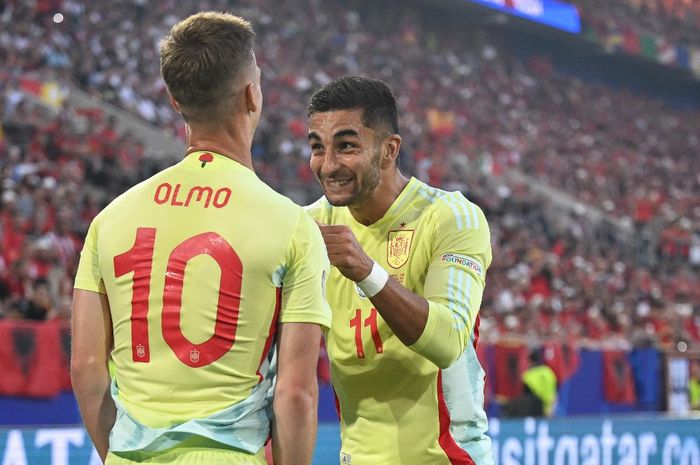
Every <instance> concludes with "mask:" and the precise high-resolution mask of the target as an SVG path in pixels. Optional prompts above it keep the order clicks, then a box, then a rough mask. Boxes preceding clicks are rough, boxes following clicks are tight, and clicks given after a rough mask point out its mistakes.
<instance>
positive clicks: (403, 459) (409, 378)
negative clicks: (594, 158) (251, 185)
mask: <svg viewBox="0 0 700 465" xmlns="http://www.w3.org/2000/svg"><path fill="white" fill-rule="evenodd" d="M307 212H309V214H310V215H311V216H312V217H313V218H314V219H315V220H317V221H319V222H321V223H324V224H343V225H347V226H349V227H350V229H352V231H353V233H354V234H355V236H356V237H357V239H358V241H359V242H360V244H361V245H362V247H363V248H364V250H365V252H366V253H367V254H368V255H369V256H370V257H371V258H372V259H374V260H375V261H376V262H377V263H379V264H380V265H381V266H382V267H384V268H385V269H386V270H388V271H389V273H390V274H391V276H392V277H393V279H396V280H397V281H399V282H400V283H401V284H403V285H404V286H405V287H406V288H408V289H409V290H411V291H412V292H414V293H416V294H418V295H421V296H423V297H424V298H425V299H427V300H428V302H429V306H430V307H429V310H430V313H429V317H428V322H427V324H426V327H425V330H424V331H423V334H422V335H421V337H420V339H419V340H418V341H417V342H416V343H415V344H413V345H412V346H410V347H406V346H405V345H404V344H403V343H402V342H401V341H400V340H399V339H398V338H397V337H396V336H395V335H394V333H393V332H392V331H391V328H389V326H388V325H387V324H386V323H385V322H384V320H383V319H382V317H381V315H380V314H379V313H378V312H377V310H376V309H375V308H373V306H372V302H370V300H369V299H367V298H366V297H365V295H364V294H363V293H362V291H361V290H360V289H359V288H358V287H357V286H356V284H355V283H354V282H352V281H350V280H348V279H346V278H345V277H343V276H342V275H341V274H340V273H339V272H338V270H337V269H335V268H331V273H330V275H329V278H328V283H327V286H328V287H327V294H328V302H329V304H330V306H331V310H332V313H333V322H332V325H331V331H330V333H329V335H328V340H327V346H328V356H329V358H330V362H331V379H332V382H333V388H334V390H335V393H336V396H337V399H338V403H339V410H340V421H341V439H342V447H341V451H340V463H341V464H350V465H352V464H355V465H368V464H372V465H401V464H404V465H448V464H465V465H466V464H473V463H475V464H477V465H490V464H492V463H493V459H492V457H491V442H490V440H489V438H488V437H487V436H486V434H485V433H486V429H487V426H488V425H487V419H486V414H485V412H484V409H483V400H484V398H483V388H484V372H483V370H482V368H481V366H480V364H479V361H478V360H477V358H476V343H477V339H478V318H477V314H478V311H479V306H480V304H481V298H482V294H483V291H484V285H485V284H484V283H485V281H484V279H485V276H486V269H487V268H488V266H489V264H490V263H491V245H490V235H489V229H488V224H487V222H486V218H485V217H484V215H483V213H482V211H481V210H480V209H479V208H478V207H477V206H476V205H474V204H473V203H472V202H470V201H468V200H467V199H465V198H464V197H463V196H462V194H460V193H459V192H445V191H442V190H440V189H435V188H432V187H430V186H428V185H427V184H424V183H423V182H421V181H419V180H417V179H415V178H412V179H411V180H410V182H409V183H408V185H407V186H406V187H405V188H404V190H403V191H402V192H401V194H400V195H399V197H398V198H397V199H396V200H395V202H394V203H393V205H392V206H391V207H390V208H389V210H388V211H387V213H386V214H385V215H384V217H383V218H381V219H380V220H379V221H377V222H376V223H374V224H372V225H369V226H364V225H362V224H360V223H358V222H357V221H355V219H354V218H353V216H352V215H351V213H350V211H349V210H348V208H347V207H333V206H331V205H330V204H329V203H328V201H327V200H326V199H325V198H321V199H319V200H318V201H317V202H316V203H314V204H313V205H310V206H309V207H307Z"/></svg>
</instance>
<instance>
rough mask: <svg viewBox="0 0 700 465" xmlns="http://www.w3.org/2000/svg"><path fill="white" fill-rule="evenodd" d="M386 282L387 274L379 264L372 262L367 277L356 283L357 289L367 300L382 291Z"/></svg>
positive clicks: (387, 279)
mask: <svg viewBox="0 0 700 465" xmlns="http://www.w3.org/2000/svg"><path fill="white" fill-rule="evenodd" d="M387 281H389V273H388V272H387V271H386V270H385V269H384V268H382V267H381V266H380V265H379V263H377V262H374V265H372V271H370V272H369V276H367V277H366V278H365V279H363V280H362V281H360V282H359V283H357V287H359V288H360V289H361V290H362V292H363V293H364V294H365V295H366V296H367V297H368V298H369V297H374V296H375V295H377V293H378V292H379V291H381V290H382V289H384V286H386V282H387Z"/></svg>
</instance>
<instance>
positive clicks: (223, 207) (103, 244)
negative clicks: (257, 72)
mask: <svg viewBox="0 0 700 465" xmlns="http://www.w3.org/2000/svg"><path fill="white" fill-rule="evenodd" d="M328 267H329V265H328V258H327V256H326V251H325V246H324V245H323V239H322V237H321V235H320V232H319V231H318V228H317V226H316V225H315V224H314V222H313V221H312V220H311V219H310V218H309V217H308V215H306V214H305V213H304V210H303V209H302V208H301V207H299V206H297V205H294V204H293V203H292V202H291V201H290V200H289V199H287V198H285V197H283V196H281V195H279V194H277V193H276V192H274V191H273V190H272V189H271V188H270V187H268V186H267V185H265V184H264V183H263V182H262V181H260V180H259V179H258V178H257V176H256V175H255V173H254V172H253V171H251V170H250V169H248V168H246V167H244V166H242V165H240V164H239V163H237V162H235V161H233V160H231V159H229V158H227V157H225V156H222V155H219V154H215V153H212V152H194V153H190V154H188V155H187V156H186V157H185V159H183V160H182V161H181V162H180V163H178V164H176V165H174V166H172V167H170V168H168V169H166V170H164V171H162V172H160V173H158V174H156V175H155V176H153V177H152V178H150V179H148V180H146V181H144V182H142V183H140V184H138V185H136V186H134V187H133V188H131V189H129V190H128V191H127V192H126V193H124V194H122V195H121V196H120V197H118V198H117V199H115V200H114V201H113V202H112V203H111V204H110V205H108V206H107V207H106V208H105V209H104V210H103V211H102V212H101V213H100V214H99V215H98V216H97V217H96V218H95V220H94V221H93V222H92V224H91V226H90V229H89V232H88V235H87V238H86V242H85V246H84V249H83V251H82V254H81V259H80V265H79V269H78V273H77V276H76V280H75V287H76V288H78V289H86V290H90V291H95V292H102V293H105V294H107V297H108V299H109V304H110V311H111V317H112V324H113V332H114V349H113V351H112V354H111V355H112V361H113V362H114V367H115V373H114V382H113V387H112V392H113V397H114V398H115V401H116V403H117V406H118V416H117V423H116V424H115V427H114V429H113V431H112V434H111V436H110V450H112V451H140V450H145V451H149V452H153V451H158V450H164V449H167V448H169V447H173V446H176V445H177V444H178V441H179V440H182V439H184V438H187V437H188V436H203V437H205V438H209V439H213V440H215V441H217V442H219V443H221V444H225V445H228V446H231V447H233V448H236V449H240V450H245V451H248V452H251V453H257V451H258V450H259V449H260V448H261V447H262V446H263V445H264V443H265V441H266V440H267V438H268V436H269V418H268V415H269V412H268V411H267V410H268V409H269V407H270V396H271V387H272V385H273V379H274V375H275V360H276V359H275V357H274V353H275V350H276V348H275V347H276V346H275V337H274V335H275V328H276V326H277V324H278V323H291V322H303V323H317V324H320V325H323V326H328V325H329V324H330V310H329V309H328V306H327V304H326V302H325V298H324V295H323V287H324V283H323V281H324V279H325V276H326V274H327V272H328V271H327V270H328ZM96 311H97V310H96Z"/></svg>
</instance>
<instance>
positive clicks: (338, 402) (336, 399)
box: [333, 389, 341, 418]
mask: <svg viewBox="0 0 700 465" xmlns="http://www.w3.org/2000/svg"><path fill="white" fill-rule="evenodd" d="M333 398H334V399H335V413H337V414H338V418H341V416H340V400H338V394H336V393H335V389H333Z"/></svg>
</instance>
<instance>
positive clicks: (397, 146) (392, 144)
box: [382, 134, 401, 165]
mask: <svg viewBox="0 0 700 465" xmlns="http://www.w3.org/2000/svg"><path fill="white" fill-rule="evenodd" d="M383 144H384V150H383V152H384V153H383V155H382V159H383V160H382V161H385V160H386V162H387V164H389V163H388V162H390V163H391V164H392V165H395V164H396V159H397V158H398V156H399V151H400V150H401V136H400V135H398V134H390V135H388V136H387V137H386V139H384V142H383Z"/></svg>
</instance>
